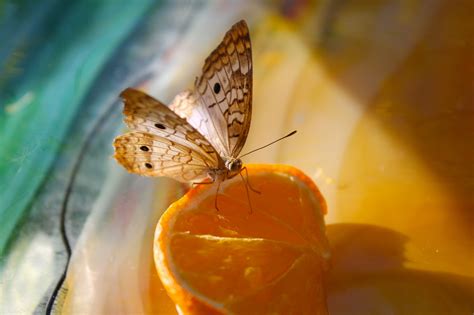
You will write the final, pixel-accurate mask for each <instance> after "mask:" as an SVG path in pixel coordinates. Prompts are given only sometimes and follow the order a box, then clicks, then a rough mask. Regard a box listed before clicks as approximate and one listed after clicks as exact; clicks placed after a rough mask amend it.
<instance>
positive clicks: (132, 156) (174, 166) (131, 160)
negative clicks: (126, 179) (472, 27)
mask: <svg viewBox="0 0 474 315" xmlns="http://www.w3.org/2000/svg"><path fill="white" fill-rule="evenodd" d="M114 147H115V159H116V160H117V161H118V162H119V163H120V164H121V165H122V166H124V167H125V169H127V170H128V171H129V172H131V173H136V174H139V175H144V176H168V177H171V178H174V179H176V180H178V181H181V182H189V181H200V180H201V179H204V178H206V177H207V174H208V173H207V172H208V170H209V165H208V164H206V159H205V158H204V157H203V156H201V155H200V154H199V153H198V152H196V151H194V150H192V149H191V148H190V147H187V146H183V145H181V144H179V143H176V142H173V141H171V140H169V139H166V138H163V137H160V136H157V135H154V134H149V133H145V132H129V133H126V134H124V135H121V136H119V137H117V138H116V139H115V141H114Z"/></svg>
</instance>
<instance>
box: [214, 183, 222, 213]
mask: <svg viewBox="0 0 474 315" xmlns="http://www.w3.org/2000/svg"><path fill="white" fill-rule="evenodd" d="M219 188H221V181H219V182H218V183H217V189H216V198H214V207H215V208H216V210H217V211H219V207H218V206H217V196H219Z"/></svg>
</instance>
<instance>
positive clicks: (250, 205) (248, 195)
mask: <svg viewBox="0 0 474 315" xmlns="http://www.w3.org/2000/svg"><path fill="white" fill-rule="evenodd" d="M239 175H240V178H242V181H243V182H244V184H245V190H246V192H247V200H248V202H249V207H250V212H249V213H250V214H252V212H253V209H252V203H251V202H250V193H249V187H250V185H249V184H248V182H246V181H245V179H244V176H243V175H242V173H239ZM259 193H260V192H259Z"/></svg>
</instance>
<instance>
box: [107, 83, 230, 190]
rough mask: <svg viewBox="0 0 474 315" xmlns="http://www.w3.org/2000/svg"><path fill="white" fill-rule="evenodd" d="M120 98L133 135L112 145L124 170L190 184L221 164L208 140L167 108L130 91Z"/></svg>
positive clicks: (144, 95)
mask: <svg viewBox="0 0 474 315" xmlns="http://www.w3.org/2000/svg"><path fill="white" fill-rule="evenodd" d="M121 97H122V98H123V99H124V102H125V107H124V110H123V113H124V115H125V119H124V121H125V123H126V124H127V126H128V127H129V128H130V129H131V130H132V131H133V132H131V133H128V134H125V135H122V136H120V137H117V138H116V140H115V142H114V146H115V158H116V159H117V161H118V162H119V163H120V164H122V165H123V166H124V167H125V168H126V169H127V170H129V171H130V172H133V173H137V174H140V175H146V176H169V177H173V178H175V179H177V180H180V181H190V180H196V179H197V178H201V177H203V176H204V177H205V176H207V172H208V171H209V169H212V168H216V167H218V166H219V165H222V160H221V159H220V157H219V156H218V154H217V152H216V150H215V149H214V148H213V146H212V145H211V144H210V143H209V141H207V140H206V139H205V138H204V137H203V136H202V135H201V134H200V133H199V132H198V131H197V130H196V129H195V128H193V127H192V126H191V125H190V124H189V123H188V122H187V121H186V120H185V119H183V118H181V117H179V116H178V115H177V114H176V113H174V112H173V111H172V110H170V109H169V108H168V107H167V106H166V105H164V104H162V103H160V102H159V101H158V100H156V99H154V98H152V97H151V96H149V95H147V94H145V93H143V92H140V91H138V90H135V89H131V88H128V89H126V90H125V91H123V92H122V93H121Z"/></svg>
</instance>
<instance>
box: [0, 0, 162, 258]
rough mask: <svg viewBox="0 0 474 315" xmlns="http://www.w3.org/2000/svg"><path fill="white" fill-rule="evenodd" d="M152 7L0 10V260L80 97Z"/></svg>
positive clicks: (43, 5)
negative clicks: (0, 42)
mask: <svg viewBox="0 0 474 315" xmlns="http://www.w3.org/2000/svg"><path fill="white" fill-rule="evenodd" d="M152 2H153V1H152V0H143V1H129V0H114V1H112V0H109V1H98V0H97V1H30V2H28V1H12V2H8V1H7V2H1V3H0V38H1V41H2V42H3V44H2V45H1V46H0V258H1V257H2V256H3V254H4V251H5V248H6V245H7V243H8V240H9V239H10V238H11V237H12V235H14V233H15V231H14V230H15V226H17V224H18V223H19V221H20V220H21V218H22V217H23V216H24V215H25V214H26V213H27V211H28V209H29V208H28V205H29V204H30V202H31V201H32V198H34V195H35V192H36V191H37V190H38V189H39V187H40V185H41V183H42V182H43V180H44V179H45V177H46V176H47V175H48V171H49V169H50V168H51V166H52V163H53V162H54V160H55V158H56V157H57V155H58V154H61V152H60V150H59V149H60V145H61V143H62V142H63V140H64V138H65V137H67V131H68V127H69V126H70V124H71V122H72V120H73V118H74V117H75V115H80V112H81V108H80V104H81V101H82V100H83V99H84V97H85V94H86V93H87V91H88V90H89V88H90V87H91V85H92V84H93V82H94V79H95V78H96V76H97V75H98V73H99V72H100V71H101V69H102V67H103V66H104V64H105V63H106V62H107V60H109V58H110V57H111V55H112V54H113V53H114V52H115V51H116V49H117V47H118V45H119V44H120V43H121V42H122V41H123V40H124V39H125V38H126V36H127V35H128V34H129V33H130V31H131V30H132V28H133V27H134V26H135V25H136V23H137V22H138V21H139V20H140V18H141V17H142V16H143V15H144V14H145V13H146V11H147V9H148V8H149V7H150V5H152ZM65 150H67V149H65Z"/></svg>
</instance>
